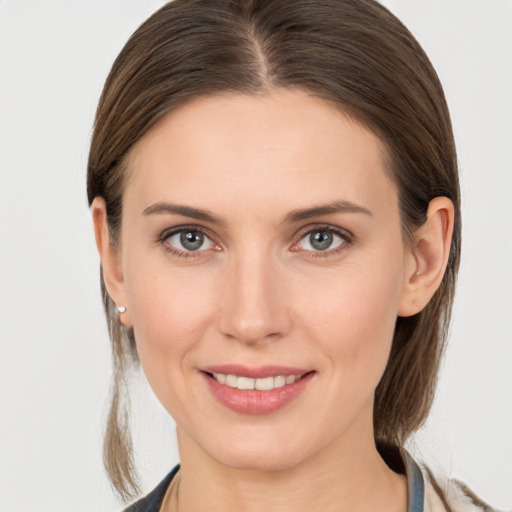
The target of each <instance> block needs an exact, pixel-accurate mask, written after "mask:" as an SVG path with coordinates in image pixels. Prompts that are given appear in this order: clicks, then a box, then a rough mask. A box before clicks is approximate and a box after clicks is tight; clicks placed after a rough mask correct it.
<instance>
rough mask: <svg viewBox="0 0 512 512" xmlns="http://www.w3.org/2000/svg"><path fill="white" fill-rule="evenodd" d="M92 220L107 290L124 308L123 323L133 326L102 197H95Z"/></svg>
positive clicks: (119, 261) (115, 301) (119, 264)
mask: <svg viewBox="0 0 512 512" xmlns="http://www.w3.org/2000/svg"><path fill="white" fill-rule="evenodd" d="M91 213H92V220H93V224H94V236H95V238H96V247H97V248H98V253H99V256H100V260H101V267H102V270H103V281H104V283H105V287H106V288H107V292H108V294H109V295H110V297H111V299H112V300H113V301H114V303H115V304H116V306H117V307H118V311H120V310H119V307H122V308H124V311H123V314H122V316H121V315H120V316H119V320H120V321H121V323H123V324H124V325H126V326H127V327H131V319H130V315H129V312H128V310H127V309H126V303H127V297H126V287H125V282H124V276H123V271H122V266H121V260H120V258H119V254H118V251H117V250H116V248H115V246H114V244H113V243H112V240H111V239H110V232H109V227H108V222H107V208H106V204H105V200H104V199H103V198H102V197H95V198H94V200H93V202H92V204H91Z"/></svg>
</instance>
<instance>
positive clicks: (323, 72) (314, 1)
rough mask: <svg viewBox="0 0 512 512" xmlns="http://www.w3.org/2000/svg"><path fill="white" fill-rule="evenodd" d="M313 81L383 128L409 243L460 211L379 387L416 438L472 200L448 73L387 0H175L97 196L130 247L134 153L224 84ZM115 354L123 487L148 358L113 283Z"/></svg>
mask: <svg viewBox="0 0 512 512" xmlns="http://www.w3.org/2000/svg"><path fill="white" fill-rule="evenodd" d="M276 88H284V89H289V90H301V91H305V92H308V93H310V94H313V95H315V96H317V97H319V98H322V99H324V100H326V101H328V102H330V103H331V104H332V105H334V106H335V107H336V108H339V109H340V110H341V111H342V112H344V113H346V114H347V115H349V116H350V117H352V118H353V119H355V120H356V121H358V122H360V123H361V124H363V125H364V126H366V127H367V128H368V129H370V130H371V131H372V132H374V133H375V134H376V135H377V136H378V137H379V138H380V139H381V140H382V141H383V143H384V145H385V147H386V150H387V160H388V162H387V169H388V171H389V173H390V176H391V177H392V179H393V180H394V183H395V184H396V186H397V190H398V197H399V206H400V215H401V223H402V231H403V237H404V240H405V241H407V240H409V241H410V240H412V239H413V237H414V232H415V231H416V230H417V228H418V227H420V226H421V225H422V224H423V223H424V222H425V220H426V212H427V208H428V205H429V202H430V201H431V200H432V199H433V198H435V197H437V196H445V197H448V198H449V199H451V201H452V202H453V204H454V207H455V232H454V235H453V241H452V246H451V252H450V257H449V261H448V266H447V270H446V272H445V275H444V278H443V280H442V283H441V285H440V287H439V288H438V290H437V291H436V293H435V294H434V296H433V298H432V299H431V301H430V302H429V304H428V305H427V306H426V307H425V308H424V309H423V310H422V311H421V312H419V313H418V314H416V315H414V316H411V317H407V318H398V319H397V322H396V327H395V332H394V339H393V344H392V349H391V353H390V357H389V362H388V364H387V367H386V369H385V372H384V375H383V377H382V379H381V381H380V383H379V385H378V387H377V390H376V393H375V405H374V431H375V439H376V441H377V442H379V443H381V444H383V445H391V446H403V444H404V443H405V441H406V439H407V438H408V437H409V436H410V434H411V433H412V432H414V431H415V430H417V429H418V428H419V427H420V426H421V425H422V424H423V422H424V421H425V419H426V417H427V415H428V412H429V410H430V407H431V404H432V400H433V396H434V391H435V387H436V382H437V375H438V370H439V366H440V359H441V356H442V353H443V350H444V345H445V341H446V338H447V332H448V327H449V321H450V314H451V308H452V301H453V296H454V291H455V281H456V274H457V270H458V265H459V259H460V226H461V224H460V198H459V183H458V172H457V158H456V153H455V145H454V139H453V134H452V128H451V121H450V115H449V112H448V108H447V105H446V100H445V97H444V93H443V90H442V86H441V84H440V82H439V79H438V77H437V74H436V72H435V70H434V68H433V66H432V65H431V63H430V61H429V60H428V58H427V56H426V55H425V53H424V51H423V50H422V48H421V46H420V45H419V43H418V42H417V41H416V40H415V38H414V37H413V35H412V34H411V33H410V32H409V31H408V29H407V28H406V27H405V26H404V25H403V24H402V23H401V22H400V21H399V20H398V19H397V18H396V17H395V16H394V15H393V14H391V13H390V12H389V11H388V10H387V9H386V8H384V7H383V6H381V5H380V4H379V3H377V2H376V1H374V0H175V1H173V2H170V3H168V4H166V5H165V6H164V7H162V8H161V9H160V10H158V11H157V12H156V13H155V14H153V15H152V16H151V17H150V18H149V19H148V20H147V21H146V22H145V23H143V24H142V25H141V26H140V27H139V28H138V29H137V30H136V32H135V33H134V34H133V35H132V36H131V38H130V39H129V40H128V42H127V43H126V45H125V47H124V48H123V49H122V51H121V53H120V54H119V56H118V57H117V59H116V60H115V62H114V64H113V66H112V69H111V71H110V74H109V76H108V78H107V81H106V83H105V87H104V89H103V93H102V95H101V99H100V102H99V106H98V110H97V113H96V120H95V126H94V132H93V136H92V142H91V149H90V154H89V162H88V169H87V172H88V174H87V193H88V199H89V204H90V203H91V202H92V201H93V199H94V198H95V197H97V196H100V197H102V198H104V200H105V202H106V209H107V222H108V225H109V234H110V237H111V243H112V244H113V245H114V246H116V245H117V244H118V242H119V236H120V225H121V218H122V199H123V190H124V186H125V182H126V175H127V172H128V169H127V167H128V166H127V165H126V162H127V157H128V155H129V154H130V150H131V149H132V148H133V147H134V145H135V144H136V143H137V141H139V140H140V139H141V137H143V136H144V135H145V134H146V133H148V131H149V130H151V128H152V127H154V126H155V125H156V124H157V123H158V122H159V121H160V120H161V119H162V118H163V117H164V116H166V115H167V114H168V113H169V112H172V111H173V110H174V109H176V108H177V107H179V106H181V105H183V104H184V103H185V102H187V101H191V100H193V99H195V98H198V97H201V96H208V95H215V94H219V93H226V92H227V93H238V94H248V95H255V94H261V93H265V92H268V91H271V90H272V89H276ZM101 287H102V293H103V300H104V307H105V312H106V316H107V322H108V326H109V333H110V338H111V342H112V352H113V365H114V372H113V384H112V394H111V404H110V412H109V416H108V421H107V428H106V432H105V439H104V461H105V467H106V469H107V472H108V475H109V477H110V479H111V482H112V484H113V486H114V488H115V489H116V490H117V491H118V493H119V494H120V495H121V497H123V498H125V499H128V498H130V497H132V496H133V495H135V494H136V493H137V492H138V486H137V475H136V471H135V466H134V462H133V450H132V444H131V435H130V429H129V424H128V418H129V414H128V405H129V402H128V393H127V388H126V384H127V372H128V370H129V369H130V368H132V367H136V366H137V363H138V359H137V351H136V347H135V339H134V335H133V330H132V329H126V328H124V327H123V326H122V325H121V324H120V322H119V319H118V315H117V312H116V310H115V305H114V303H113V301H112V299H111V298H110V297H109V295H108V293H107V291H106V289H105V285H104V282H103V279H101Z"/></svg>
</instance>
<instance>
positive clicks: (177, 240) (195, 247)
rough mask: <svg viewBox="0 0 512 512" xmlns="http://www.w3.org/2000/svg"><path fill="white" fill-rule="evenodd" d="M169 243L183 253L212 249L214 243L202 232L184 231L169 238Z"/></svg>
mask: <svg viewBox="0 0 512 512" xmlns="http://www.w3.org/2000/svg"><path fill="white" fill-rule="evenodd" d="M167 242H168V243H169V244H170V245H172V246H173V247H175V248H176V249H178V250H181V251H199V250H205V249H210V248H211V247H213V245H214V244H213V242H212V241H211V240H210V239H209V238H208V237H207V236H206V235H205V234H204V233H202V232H201V231H197V230H193V229H184V230H182V231H177V232H176V233H174V234H173V235H171V236H169V238H167Z"/></svg>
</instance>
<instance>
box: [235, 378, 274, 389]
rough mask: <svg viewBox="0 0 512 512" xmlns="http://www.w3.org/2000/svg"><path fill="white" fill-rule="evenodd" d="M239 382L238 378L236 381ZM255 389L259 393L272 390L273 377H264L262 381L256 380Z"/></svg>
mask: <svg viewBox="0 0 512 512" xmlns="http://www.w3.org/2000/svg"><path fill="white" fill-rule="evenodd" d="M238 380H240V378H239V379H238ZM255 388H256V389H259V390H260V391H268V390H270V389H274V377H265V378H264V379H256V385H255Z"/></svg>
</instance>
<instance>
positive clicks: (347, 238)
mask: <svg viewBox="0 0 512 512" xmlns="http://www.w3.org/2000/svg"><path fill="white" fill-rule="evenodd" d="M187 231H192V232H195V233H200V234H202V235H203V236H204V237H205V238H207V239H209V240H210V241H211V242H212V243H213V244H215V245H217V244H216V242H215V241H214V239H213V237H212V236H211V235H210V234H209V233H208V231H207V230H205V229H204V228H202V227H200V226H180V227H177V228H173V229H171V230H166V231H164V232H163V233H162V234H161V235H160V236H159V237H158V239H157V240H156V242H157V243H159V244H161V245H162V246H163V248H164V250H165V251H166V252H167V253H169V254H172V255H173V256H174V257H176V258H180V259H187V258H197V257H199V256H200V255H201V253H202V252H205V250H202V251H201V250H198V251H181V250H179V249H176V248H175V247H173V246H172V245H170V244H169V243H167V240H168V239H169V238H170V237H171V236H174V235H177V234H179V233H183V232H187ZM318 231H324V232H328V233H331V234H333V235H335V236H338V237H340V238H341V239H342V242H341V243H340V245H339V246H338V247H335V248H334V249H331V250H329V249H327V250H325V251H311V250H306V251H303V252H304V253H306V254H307V257H310V258H329V257H331V256H336V255H338V254H339V253H340V252H341V251H343V250H345V249H346V247H347V246H350V245H352V244H353V243H354V241H355V237H354V235H353V234H352V233H350V232H349V231H347V230H345V229H341V228H337V227H334V226H331V225H328V224H318V225H315V226H313V227H311V226H308V228H307V230H303V231H302V232H301V233H300V235H299V240H298V241H297V242H295V243H294V245H293V246H294V247H295V246H296V245H298V244H299V243H300V241H302V240H304V239H305V238H306V236H308V235H311V234H312V233H315V232H318ZM217 246H218V245H217ZM292 250H293V252H300V249H296V250H294V249H292Z"/></svg>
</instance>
